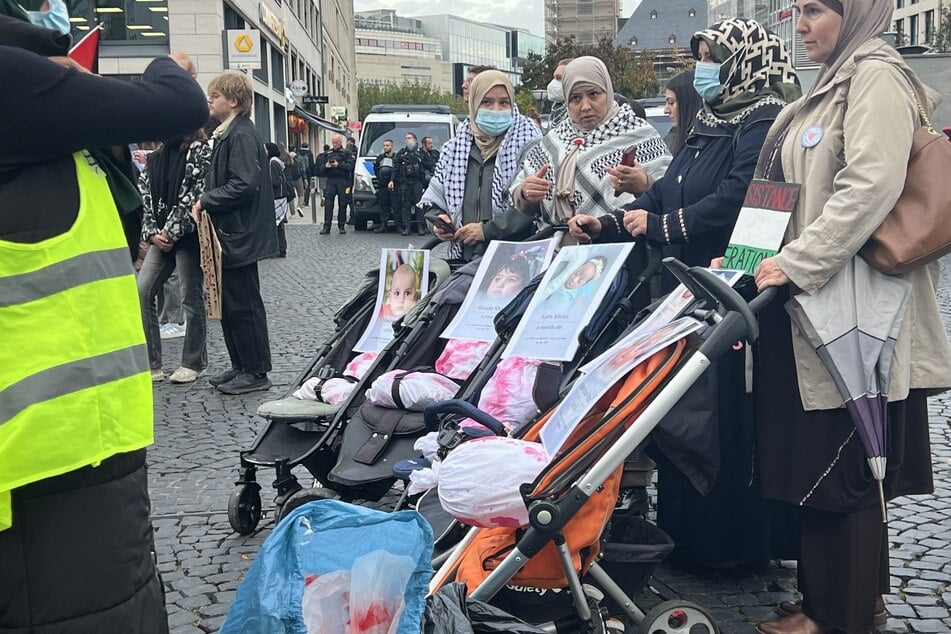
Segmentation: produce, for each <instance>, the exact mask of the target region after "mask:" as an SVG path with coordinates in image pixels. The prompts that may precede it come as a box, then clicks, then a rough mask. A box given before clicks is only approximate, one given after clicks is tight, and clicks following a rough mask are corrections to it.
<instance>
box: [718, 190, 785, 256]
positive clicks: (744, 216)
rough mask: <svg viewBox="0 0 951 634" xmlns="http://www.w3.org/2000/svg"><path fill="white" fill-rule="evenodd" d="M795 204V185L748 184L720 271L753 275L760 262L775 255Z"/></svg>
mask: <svg viewBox="0 0 951 634" xmlns="http://www.w3.org/2000/svg"><path fill="white" fill-rule="evenodd" d="M798 200H799V185H798V184H796V183H778V182H774V181H764V180H754V181H753V182H751V183H750V187H749V189H747V190H746V198H745V199H744V200H743V208H742V209H740V215H739V216H738V217H737V219H736V226H735V227H734V228H733V235H731V236H730V244H729V246H727V248H726V254H725V258H724V260H723V267H724V268H728V269H740V270H741V271H743V272H744V273H746V274H747V275H753V273H754V272H755V271H756V267H758V266H759V263H760V262H762V261H763V260H765V259H766V258H769V257H772V256H774V255H776V253H777V252H779V247H780V246H782V244H783V236H784V235H785V234H786V227H787V226H788V225H789V218H790V214H791V213H792V211H793V209H795V208H796V202H797V201H798Z"/></svg>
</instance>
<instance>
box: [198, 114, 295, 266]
mask: <svg viewBox="0 0 951 634" xmlns="http://www.w3.org/2000/svg"><path fill="white" fill-rule="evenodd" d="M266 163H267V157H266V156H265V154H264V141H262V140H261V135H259V134H258V131H257V129H255V127H254V124H253V123H252V122H251V119H249V118H248V117H237V118H235V120H234V121H232V123H231V125H230V126H229V127H228V129H227V130H226V131H225V133H224V134H222V135H221V137H219V138H218V140H217V142H216V143H215V148H214V150H213V151H212V154H211V169H210V170H209V172H208V186H207V188H206V189H205V193H204V194H202V196H201V206H202V207H203V208H205V209H207V210H208V213H210V214H211V218H212V220H213V221H214V223H215V230H216V231H217V233H218V240H219V241H220V242H221V251H222V256H221V261H222V265H223V267H224V268H226V269H230V268H235V267H239V266H246V265H248V264H252V263H254V262H257V261H259V260H264V259H267V258H272V257H274V256H275V255H277V231H276V230H275V229H274V196H273V193H272V188H271V174H270V170H267V169H264V167H265V165H266Z"/></svg>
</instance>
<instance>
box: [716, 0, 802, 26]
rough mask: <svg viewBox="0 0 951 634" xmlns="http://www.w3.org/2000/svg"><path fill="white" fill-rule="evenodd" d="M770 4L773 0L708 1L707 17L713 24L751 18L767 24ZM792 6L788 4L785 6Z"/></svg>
mask: <svg viewBox="0 0 951 634" xmlns="http://www.w3.org/2000/svg"><path fill="white" fill-rule="evenodd" d="M770 4H771V0H708V1H707V15H708V16H709V17H710V23H711V24H713V23H714V22H720V21H722V20H729V19H731V18H749V19H751V20H756V21H757V22H760V23H762V24H765V23H766V21H767V19H768V14H769V10H770ZM790 4H791V3H790V2H786V4H785V6H786V7H789V6H790Z"/></svg>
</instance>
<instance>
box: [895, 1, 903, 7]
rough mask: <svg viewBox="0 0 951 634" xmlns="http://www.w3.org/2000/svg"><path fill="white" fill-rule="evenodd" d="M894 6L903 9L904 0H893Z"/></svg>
mask: <svg viewBox="0 0 951 634" xmlns="http://www.w3.org/2000/svg"><path fill="white" fill-rule="evenodd" d="M895 8H896V9H904V8H905V0H895Z"/></svg>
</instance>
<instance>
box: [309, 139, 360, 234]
mask: <svg viewBox="0 0 951 634" xmlns="http://www.w3.org/2000/svg"><path fill="white" fill-rule="evenodd" d="M330 144H331V148H330V151H328V152H324V153H323V154H321V155H320V160H319V161H318V166H319V167H320V169H321V170H322V171H323V174H324V177H325V178H326V179H327V184H326V186H325V188H324V192H323V194H324V226H323V229H321V230H320V234H321V235H327V234H328V233H330V225H331V224H333V219H334V200H336V203H337V230H338V231H339V232H340V233H341V234H343V233H347V228H346V226H345V225H346V222H347V206H348V205H349V204H350V188H351V187H352V186H353V166H354V164H355V162H356V159H355V157H354V155H353V153H352V152H351V151H350V150H348V149H347V148H345V147H344V146H343V137H342V136H341V135H339V134H334V135H333V136H332V137H330Z"/></svg>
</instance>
